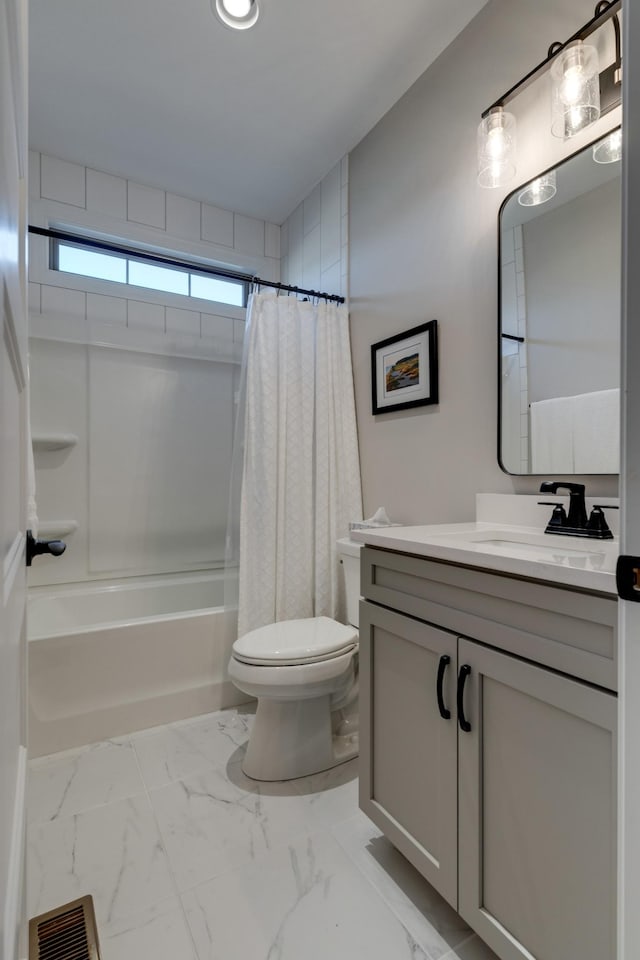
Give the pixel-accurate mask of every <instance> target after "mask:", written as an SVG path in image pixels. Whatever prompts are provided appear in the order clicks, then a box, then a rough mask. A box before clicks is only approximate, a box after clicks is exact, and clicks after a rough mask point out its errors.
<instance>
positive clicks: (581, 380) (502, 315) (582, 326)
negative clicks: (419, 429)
mask: <svg viewBox="0 0 640 960" xmlns="http://www.w3.org/2000/svg"><path fill="white" fill-rule="evenodd" d="M619 137H620V131H619V130H616V131H613V132H612V133H611V134H608V135H607V137H603V138H602V139H601V140H598V141H596V142H595V143H593V144H589V146H588V147H586V148H585V149H583V150H581V151H580V152H579V153H576V154H574V155H573V156H572V157H570V158H569V159H568V160H565V161H564V162H563V163H560V164H558V166H556V167H554V168H552V170H550V171H545V173H544V174H541V176H540V177H539V178H537V179H536V180H533V181H531V183H529V184H524V185H522V186H521V187H519V188H518V189H517V190H515V191H514V192H513V193H512V194H510V195H509V196H508V197H507V199H506V200H505V202H504V203H503V205H502V207H501V210H500V216H499V233H500V312H499V339H500V367H499V370H500V385H499V394H498V396H499V401H498V402H499V408H498V444H499V450H498V460H499V463H500V466H501V467H502V469H503V470H504V471H505V472H506V473H512V474H519V475H522V474H545V475H548V476H549V475H550V476H557V475H559V474H590V473H591V474H594V473H618V472H619V432H620V428H619V420H620V416H619V407H620V287H621V284H620V271H621V262H620V248H621V200H620V186H621V177H620V173H621V170H620V168H621V163H620V160H613V161H612V160H611V157H612V156H615V155H616V153H619V150H618V151H615V152H612V149H611V148H612V147H615V145H616V141H615V139H609V138H619ZM603 154H604V159H606V161H607V162H602V159H603ZM595 156H598V157H599V159H600V162H596V160H595V159H594V157H595ZM549 175H550V176H549ZM554 181H555V182H554ZM554 186H555V193H553V188H554ZM546 194H552V196H550V197H549V198H548V199H546V200H543V201H542V202H540V200H541V198H542V197H543V196H545V195H546ZM524 204H529V205H524Z"/></svg>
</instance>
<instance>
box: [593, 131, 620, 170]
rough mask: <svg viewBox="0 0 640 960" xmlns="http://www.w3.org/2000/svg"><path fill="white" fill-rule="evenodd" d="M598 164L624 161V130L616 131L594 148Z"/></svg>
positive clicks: (594, 157) (594, 156) (594, 155)
mask: <svg viewBox="0 0 640 960" xmlns="http://www.w3.org/2000/svg"><path fill="white" fill-rule="evenodd" d="M593 159H594V160H595V162H596V163H616V161H618V160H621V159H622V130H614V131H613V132H612V133H610V134H609V136H608V137H605V138H604V140H601V141H600V143H596V144H595V145H594V148H593Z"/></svg>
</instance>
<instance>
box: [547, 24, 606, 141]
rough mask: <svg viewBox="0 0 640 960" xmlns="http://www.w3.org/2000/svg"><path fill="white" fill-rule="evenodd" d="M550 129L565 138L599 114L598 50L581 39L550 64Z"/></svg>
mask: <svg viewBox="0 0 640 960" xmlns="http://www.w3.org/2000/svg"><path fill="white" fill-rule="evenodd" d="M551 83H552V87H551V133H552V134H553V135H554V137H562V138H563V139H564V140H568V139H569V138H570V137H573V136H575V134H576V133H578V132H579V131H580V130H583V129H584V127H586V126H588V125H589V124H590V123H593V122H594V121H595V120H597V119H598V117H599V116H600V73H599V67H598V51H597V50H596V48H595V47H591V46H588V45H587V44H584V43H583V42H582V41H581V40H578V41H577V42H576V43H572V44H571V46H569V47H567V48H566V49H565V50H563V51H562V53H559V54H558V56H557V57H556V59H555V60H554V61H553V63H552V65H551Z"/></svg>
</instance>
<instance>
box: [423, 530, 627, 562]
mask: <svg viewBox="0 0 640 960" xmlns="http://www.w3.org/2000/svg"><path fill="white" fill-rule="evenodd" d="M429 539H432V540H438V541H440V542H442V543H443V544H444V543H445V542H451V544H454V543H459V544H461V543H462V542H465V543H468V544H474V543H475V544H478V545H480V544H482V545H483V546H494V547H503V548H504V549H509V550H510V549H511V548H512V547H514V546H516V547H528V548H530V549H531V550H532V552H533V551H535V552H539V551H542V553H545V554H546V553H558V552H559V553H567V554H580V555H581V556H592V555H593V554H594V553H604V552H605V551H604V545H605V544H606V543H607V542H609V543H610V542H611V541H606V540H595V539H594V540H588V539H586V538H585V539H582V538H581V537H564V536H557V535H554V534H548V533H537V532H535V531H533V530H531V531H530V530H514V531H513V532H511V531H508V530H506V529H504V528H502V529H497V530H477V531H455V532H453V531H452V532H450V533H441V534H433V535H432V536H431V537H430V538H429Z"/></svg>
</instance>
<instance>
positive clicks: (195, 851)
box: [28, 707, 496, 960]
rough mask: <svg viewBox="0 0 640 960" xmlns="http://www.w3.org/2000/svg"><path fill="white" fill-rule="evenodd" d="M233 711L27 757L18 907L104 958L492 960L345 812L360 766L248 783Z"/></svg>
mask: <svg viewBox="0 0 640 960" xmlns="http://www.w3.org/2000/svg"><path fill="white" fill-rule="evenodd" d="M252 720H253V715H252V711H251V708H246V707H239V708H234V709H233V710H226V711H222V712H219V713H215V714H211V715H209V716H205V717H199V718H197V719H191V720H186V721H181V722H179V723H174V724H171V725H168V726H165V727H156V728H154V729H152V730H148V731H143V732H141V733H136V734H132V735H131V736H127V737H121V738H118V739H116V740H111V741H108V742H105V743H98V744H94V745H93V746H90V747H85V748H82V749H80V750H74V751H69V752H66V753H61V754H55V755H53V756H50V757H44V758H41V759H39V760H36V761H33V762H32V764H31V771H30V784H29V832H28V911H29V915H30V916H33V915H35V914H37V913H41V912H42V911H45V910H48V909H50V908H51V907H54V906H56V905H58V904H61V903H64V902H66V901H67V900H71V899H73V898H75V897H77V896H80V895H81V894H84V893H87V892H90V893H92V894H93V897H94V903H95V907H96V915H97V920H98V929H99V935H100V941H101V945H102V951H103V957H104V960H129V958H131V960H133V958H136V957H140V956H143V957H152V956H153V957H154V958H155V960H177V958H180V960H240V958H242V960H262V958H264V960H321V958H322V960H326V958H327V957H332V958H333V960H354V958H359V957H367V958H368V960H390V958H393V960H401V958H407V960H496V958H495V957H494V955H493V954H492V953H491V951H490V950H488V948H487V947H485V946H484V944H483V943H482V942H481V941H480V940H479V939H478V938H477V937H476V936H474V935H473V934H472V932H471V930H469V928H468V927H467V926H466V925H465V924H464V923H463V921H462V920H461V919H460V918H459V917H458V915H457V914H456V913H455V912H454V911H453V910H452V909H451V908H450V907H449V906H448V905H447V904H446V903H445V902H444V901H443V900H442V899H441V898H440V897H439V896H438V894H437V893H435V892H434V891H433V890H432V889H431V888H430V887H429V886H428V884H426V883H425V881H424V880H423V879H422V878H421V877H420V876H419V875H418V874H417V872H416V871H415V870H414V869H413V867H412V866H411V865H410V864H409V863H408V862H407V861H406V860H405V859H404V858H403V857H402V856H401V855H400V854H399V853H398V852H397V851H396V850H395V849H394V848H393V847H392V846H391V844H390V843H389V842H388V841H387V840H386V839H385V838H384V837H382V836H381V835H380V833H379V832H378V830H377V829H376V828H375V827H374V825H373V824H372V823H371V821H370V820H369V819H368V818H367V817H365V816H364V814H362V813H361V812H360V811H359V810H358V806H357V784H358V781H357V761H351V762H350V763H348V764H344V765H343V766H340V767H336V768H335V769H334V770H331V771H328V772H326V773H319V774H316V775H314V776H311V777H306V778H303V779H301V780H297V781H290V782H288V783H272V784H268V783H257V782H255V781H252V780H249V779H248V778H247V777H245V776H244V775H243V773H242V770H241V766H240V764H241V761H242V757H243V753H244V749H245V746H246V741H247V738H248V734H249V730H250V726H251V723H252Z"/></svg>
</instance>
